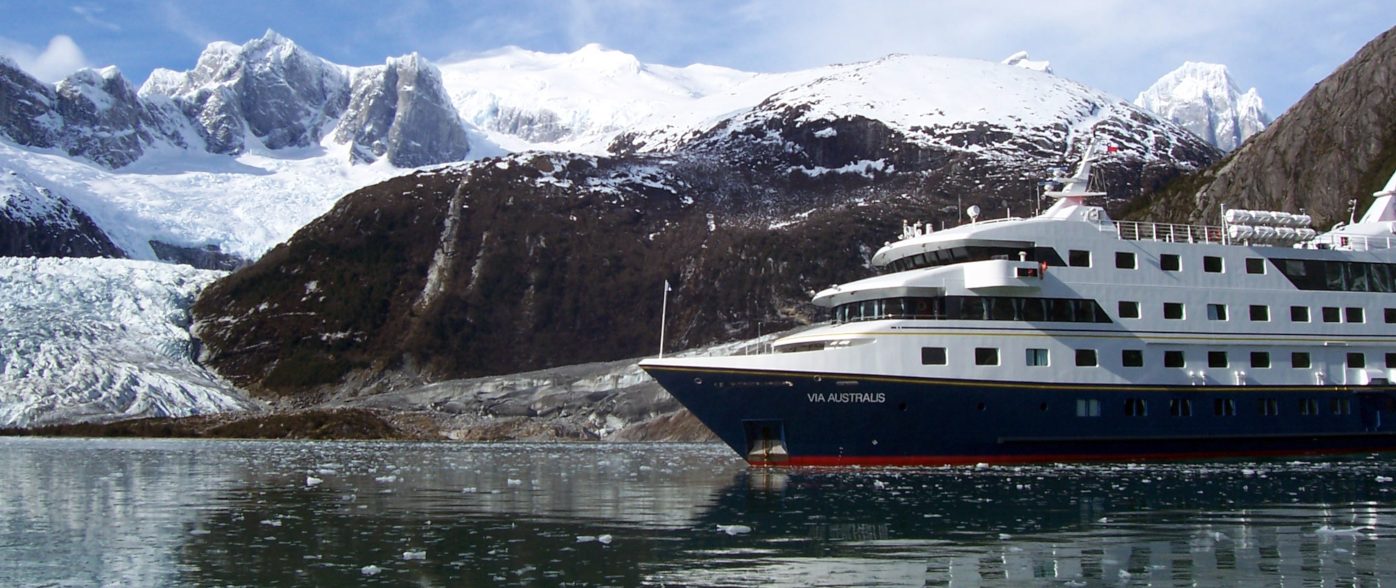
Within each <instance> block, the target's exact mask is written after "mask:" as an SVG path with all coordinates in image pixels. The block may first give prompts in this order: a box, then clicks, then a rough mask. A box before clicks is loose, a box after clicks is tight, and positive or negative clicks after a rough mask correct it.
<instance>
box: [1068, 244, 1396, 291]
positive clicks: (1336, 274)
mask: <svg viewBox="0 0 1396 588" xmlns="http://www.w3.org/2000/svg"><path fill="white" fill-rule="evenodd" d="M1271 262H1272V263H1274V264H1275V266H1276V267H1278V268H1279V270H1280V274H1281V275H1283V276H1284V277H1285V278H1286V279H1288V280H1289V281H1290V283H1291V284H1294V287H1296V288H1299V289H1300V290H1326V291H1334V292H1396V263H1367V262H1361V261H1325V260H1317V259H1274V260H1271ZM1067 264H1068V265H1071V266H1076V267H1090V266H1091V252H1090V251H1083V250H1076V249H1073V250H1069V251H1068V252H1067ZM1245 264H1246V273H1247V274H1264V273H1265V267H1266V263H1265V259H1263V258H1259V257H1247V258H1246V261H1245ZM1115 267H1116V268H1118V269H1139V261H1138V259H1137V256H1136V255H1135V253H1134V252H1133V251H1116V252H1115ZM1159 269H1162V270H1164V271H1172V272H1176V271H1182V259H1181V257H1180V256H1179V255H1178V254H1175V253H1163V254H1160V255H1159ZM1225 269H1226V266H1225V260H1224V259H1223V258H1222V257H1220V256H1216V255H1204V256H1203V257H1202V271H1204V272H1207V273H1216V274H1219V273H1224V272H1225Z"/></svg>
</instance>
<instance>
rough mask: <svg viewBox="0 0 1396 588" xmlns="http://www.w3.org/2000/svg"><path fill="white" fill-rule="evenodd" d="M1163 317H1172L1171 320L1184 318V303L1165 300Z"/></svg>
mask: <svg viewBox="0 0 1396 588" xmlns="http://www.w3.org/2000/svg"><path fill="white" fill-rule="evenodd" d="M1163 318H1166V319H1170V320H1182V318H1183V303H1181V302H1165V303H1163Z"/></svg>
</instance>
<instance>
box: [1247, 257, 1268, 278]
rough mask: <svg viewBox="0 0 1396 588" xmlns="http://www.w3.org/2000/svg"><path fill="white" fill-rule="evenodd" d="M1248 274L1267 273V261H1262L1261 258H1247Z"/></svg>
mask: <svg viewBox="0 0 1396 588" xmlns="http://www.w3.org/2000/svg"><path fill="white" fill-rule="evenodd" d="M1246 273H1248V274H1263V273H1265V260H1264V259H1261V258H1259V257H1247V258H1246Z"/></svg>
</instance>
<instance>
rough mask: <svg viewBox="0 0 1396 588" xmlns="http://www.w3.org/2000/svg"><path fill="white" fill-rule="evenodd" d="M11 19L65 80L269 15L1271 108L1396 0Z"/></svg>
mask: <svg viewBox="0 0 1396 588" xmlns="http://www.w3.org/2000/svg"><path fill="white" fill-rule="evenodd" d="M0 14H3V15H4V16H5V18H4V19H0V54H4V55H6V56H9V57H10V58H11V59H14V60H15V61H17V62H18V63H20V65H21V66H22V67H24V68H25V69H26V70H28V71H29V72H30V73H32V74H35V75H36V76H38V77H40V78H44V79H47V80H49V81H53V80H55V79H57V78H60V77H62V76H63V75H65V74H66V73H68V72H71V71H72V70H74V69H76V68H77V67H81V66H84V65H86V66H106V65H116V66H117V67H119V68H120V69H121V71H122V72H123V73H124V74H125V75H126V76H127V78H128V79H130V80H131V82H132V83H133V84H137V85H139V84H140V83H141V82H143V81H144V80H145V78H146V77H147V76H148V75H149V74H150V71H151V70H152V69H153V68H156V67H165V68H170V69H176V70H186V69H190V68H192V67H193V66H194V62H195V60H196V59H197V58H198V54H199V52H200V51H201V50H202V49H203V48H204V47H205V46H206V45H207V44H208V43H209V42H212V41H232V42H234V43H243V42H246V41H247V40H249V39H253V38H256V37H260V36H261V35H262V33H263V32H264V31H266V30H267V29H269V28H270V29H275V30H276V31H278V32H280V33H282V34H283V35H286V36H287V37H290V38H291V39H294V40H295V41H296V42H297V43H299V44H300V45H301V46H303V47H305V48H306V49H308V50H309V51H311V52H312V53H315V54H317V55H320V56H321V57H324V58H326V59H328V60H330V61H332V62H335V63H340V64H344V65H370V64H376V63H382V61H383V60H384V59H385V58H387V57H389V56H397V55H402V54H405V53H409V52H412V51H416V52H419V53H421V54H422V55H423V56H425V57H427V58H428V59H432V60H436V61H446V60H449V59H451V58H453V57H459V56H465V55H470V54H473V53H480V52H485V51H488V50H490V49H495V48H498V47H502V46H505V45H516V46H519V47H524V48H526V49H533V50H537V51H547V52H566V51H572V50H575V49H576V48H578V47H581V46H582V45H584V44H587V43H592V42H596V43H601V44H602V45H605V46H607V47H610V48H612V49H618V50H621V51H625V52H628V53H632V54H634V55H636V56H637V57H639V58H640V60H641V61H644V62H648V63H662V64H667V65H676V66H682V65H688V64H690V63H708V64H713V65H722V66H727V67H732V68H736V69H742V70H748V71H788V70H793V69H801V68H807V67H814V66H818V65H824V64H829V63H836V62H850V61H860V60H865V59H873V58H876V57H880V56H882V55H886V54H889V53H920V54H929V55H944V56H951V57H968V58H977V59H988V60H994V61H998V60H1001V59H1003V58H1005V57H1007V56H1008V55H1010V54H1012V53H1014V52H1016V51H1019V50H1027V51H1028V52H1029V53H1030V54H1031V55H1032V57H1033V59H1045V60H1049V61H1051V62H1052V66H1053V68H1054V69H1055V70H1056V73H1057V74H1058V75H1061V76H1064V77H1068V78H1071V79H1074V80H1077V81H1080V82H1083V83H1086V84H1088V85H1091V86H1094V87H1097V88H1100V89H1103V90H1106V91H1108V92H1111V93H1113V94H1115V95H1117V96H1119V97H1121V98H1125V99H1131V100H1132V99H1133V98H1134V96H1135V94H1137V93H1138V92H1139V91H1140V90H1143V89H1144V88H1145V87H1147V86H1148V85H1149V84H1151V83H1152V82H1153V81H1154V80H1156V79H1157V78H1158V77H1159V76H1162V75H1163V74H1165V73H1167V72H1168V71H1170V70H1172V69H1174V68H1176V67H1177V66H1179V65H1181V64H1182V63H1183V62H1184V61H1207V62H1213V63H1223V64H1226V65H1227V66H1228V67H1230V69H1231V73H1232V76H1233V77H1234V78H1236V79H1237V81H1238V83H1239V84H1241V86H1242V89H1243V90H1244V89H1245V88H1247V87H1251V86H1254V87H1256V88H1257V89H1258V90H1259V92H1260V94H1261V96H1262V97H1263V98H1264V99H1265V102H1266V108H1267V110H1269V111H1270V113H1271V114H1272V115H1278V114H1279V113H1280V112H1282V111H1283V110H1284V109H1285V108H1288V107H1289V105H1291V104H1292V103H1293V102H1294V101H1296V100H1298V99H1299V98H1300V97H1301V96H1302V95H1303V93H1304V92H1306V91H1308V89H1309V88H1311V87H1312V86H1313V84H1315V83H1317V82H1318V81H1319V80H1321V79H1322V78H1323V77H1324V76H1326V75H1328V74H1329V73H1331V72H1332V71H1333V69H1334V68H1335V67H1337V66H1338V65H1340V64H1342V63H1343V62H1344V61H1346V60H1347V59H1348V58H1349V57H1351V56H1352V54H1353V53H1354V52H1356V51H1357V50H1358V49H1359V48H1361V46H1362V45H1363V44H1365V43H1366V42H1368V41H1370V40H1371V39H1372V38H1373V37H1375V36H1376V35H1378V34H1380V33H1381V32H1383V31H1385V30H1387V29H1389V28H1391V27H1392V26H1396V7H1393V6H1392V5H1391V4H1390V0H1313V1H1302V0H1269V1H1262V0H1221V1H1218V0H1207V1H1199V0H1180V1H1164V2H1135V1H1126V0H1092V1H1087V0H1053V1H1040V0H1011V1H1010V0H1003V1H996V0H972V1H970V0H967V1H960V0H947V1H934V2H933V1H926V0H856V1H835V0H716V1H712V2H702V1H697V0H688V1H685V0H609V1H604V0H594V1H592V0H570V1H569V0H508V1H495V0H472V1H467V0H457V1H427V0H401V1H394V2H359V1H349V0H276V1H271V0H232V1H229V0H218V1H213V0H187V1H178V0H148V1H135V0H106V1H97V0H81V1H62V0H32V1H30V0H0Z"/></svg>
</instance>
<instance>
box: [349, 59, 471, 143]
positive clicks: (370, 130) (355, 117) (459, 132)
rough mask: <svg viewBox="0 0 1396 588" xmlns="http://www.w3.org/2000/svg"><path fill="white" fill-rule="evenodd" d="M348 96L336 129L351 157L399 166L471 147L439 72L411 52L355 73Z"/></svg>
mask: <svg viewBox="0 0 1396 588" xmlns="http://www.w3.org/2000/svg"><path fill="white" fill-rule="evenodd" d="M352 95H353V98H352V99H351V100H350V102H349V109H348V111H347V112H346V113H345V115H344V118H343V119H341V120H340V122H339V127H338V128H337V129H336V130H335V140H336V141H338V142H340V143H348V144H350V145H351V148H350V151H349V152H350V154H351V157H352V158H353V160H354V161H355V162H360V163H372V162H374V161H377V160H378V158H380V157H384V158H386V159H387V160H388V162H390V163H392V164H393V165H395V166H398V167H419V166H424V165H431V164H433V163H440V162H442V161H459V160H462V159H464V158H465V155H466V152H468V151H469V150H470V143H469V141H468V140H467V139H466V136H465V127H464V126H463V125H462V124H461V121H460V115H459V113H457V112H456V109H455V107H454V106H453V105H452V104H451V101H450V98H448V97H447V96H446V91H445V88H444V87H443V86H442V84H441V74H440V73H439V72H438V71H437V70H436V68H434V67H432V66H431V65H430V64H429V63H427V62H426V60H424V59H422V58H421V57H419V56H418V55H417V54H415V53H413V54H412V55H409V56H407V57H403V58H399V59H389V60H388V63H387V64H386V65H383V66H380V67H369V68H364V69H361V70H359V71H356V72H355V73H354V83H353V90H352Z"/></svg>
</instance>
